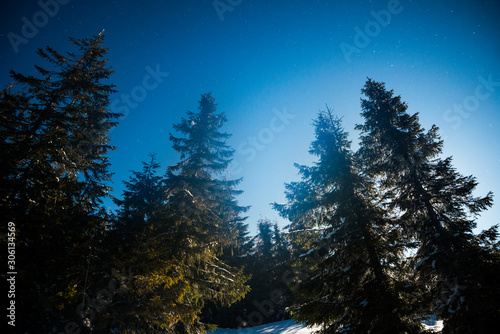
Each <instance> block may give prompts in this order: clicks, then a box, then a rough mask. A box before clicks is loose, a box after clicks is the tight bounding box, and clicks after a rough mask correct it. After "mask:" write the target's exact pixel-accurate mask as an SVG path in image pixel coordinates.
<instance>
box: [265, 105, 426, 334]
mask: <svg viewBox="0 0 500 334" xmlns="http://www.w3.org/2000/svg"><path fill="white" fill-rule="evenodd" d="M314 126H315V134H316V138H315V140H314V141H313V142H312V144H311V149H310V151H309V153H310V154H312V155H314V156H316V157H317V158H318V162H316V163H315V164H314V166H312V167H307V166H301V165H296V166H297V167H298V169H299V173H300V175H301V176H302V180H301V181H299V182H293V183H290V184H287V185H286V189H287V193H286V197H287V200H288V203H287V204H282V205H279V204H275V208H276V209H278V210H279V211H280V213H281V214H282V215H283V216H284V217H286V218H288V219H289V220H290V221H291V222H292V224H291V225H290V227H289V229H290V234H292V235H294V236H295V237H294V238H293V239H294V240H295V242H298V243H299V246H302V247H303V248H304V251H306V250H307V252H305V253H304V254H302V255H300V256H299V259H300V260H299V262H298V263H297V265H298V266H299V271H298V274H297V276H296V280H297V282H296V283H295V284H294V286H295V291H296V293H297V294H298V296H299V297H300V298H301V303H300V304H299V305H297V306H296V307H294V308H292V315H293V317H294V318H295V319H297V320H298V321H301V322H304V323H306V324H307V325H321V326H322V330H321V331H320V333H336V332H347V333H351V332H352V333H366V332H377V333H400V332H410V333H415V332H419V331H420V325H419V324H418V323H417V321H416V320H415V319H412V318H411V317H410V316H409V314H408V312H409V310H408V308H407V306H406V304H405V302H404V300H403V299H402V298H401V297H400V295H399V290H400V288H401V285H402V282H400V281H398V280H397V275H395V274H394V271H395V267H397V266H398V265H399V258H400V256H401V253H402V251H403V247H402V245H401V244H400V243H399V242H398V239H399V237H400V233H399V231H398V229H397V226H396V224H395V222H394V221H393V220H391V219H389V218H388V217H386V215H385V212H384V210H382V209H381V208H380V207H379V206H378V205H376V201H377V200H378V196H377V193H376V191H375V188H374V186H373V184H371V183H370V180H369V179H367V178H366V177H365V176H364V175H363V173H362V170H360V163H359V162H358V161H357V158H356V156H355V155H354V154H353V152H352V151H351V149H350V142H349V141H348V140H347V133H346V132H345V131H344V130H343V129H342V127H341V122H340V120H339V119H337V118H334V117H333V116H332V114H331V112H330V110H327V111H326V112H321V113H320V114H319V116H318V118H317V119H316V120H315V122H314Z"/></svg>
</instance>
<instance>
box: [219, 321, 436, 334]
mask: <svg viewBox="0 0 500 334" xmlns="http://www.w3.org/2000/svg"><path fill="white" fill-rule="evenodd" d="M424 326H425V327H426V328H427V329H431V328H432V329H433V330H434V331H435V332H436V333H438V332H440V331H441V328H442V326H443V324H442V321H437V322H436V325H435V326H427V325H425V324H424ZM318 329H319V328H306V327H305V326H304V325H301V324H298V323H296V322H295V321H293V320H285V321H279V322H274V323H271V324H267V325H263V326H257V327H251V328H242V329H224V328H219V329H217V330H216V331H215V332H213V333H214V334H264V333H265V334H270V333H284V334H309V333H313V332H314V331H315V330H318Z"/></svg>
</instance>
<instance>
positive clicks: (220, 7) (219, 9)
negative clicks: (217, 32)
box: [212, 0, 243, 22]
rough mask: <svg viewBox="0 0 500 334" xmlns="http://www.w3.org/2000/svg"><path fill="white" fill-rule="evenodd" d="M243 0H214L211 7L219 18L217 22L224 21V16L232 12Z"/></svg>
mask: <svg viewBox="0 0 500 334" xmlns="http://www.w3.org/2000/svg"><path fill="white" fill-rule="evenodd" d="M242 2H243V0H214V1H213V2H212V6H213V7H214V9H215V12H216V13H217V16H218V17H219V20H221V22H222V21H224V14H225V13H226V12H232V11H233V10H234V8H235V7H236V6H239V5H240V4H241V3H242Z"/></svg>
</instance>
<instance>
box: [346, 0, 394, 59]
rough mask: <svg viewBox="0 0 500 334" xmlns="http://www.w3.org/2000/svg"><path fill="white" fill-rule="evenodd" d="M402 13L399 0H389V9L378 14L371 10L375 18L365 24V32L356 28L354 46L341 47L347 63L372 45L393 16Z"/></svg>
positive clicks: (347, 44)
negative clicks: (353, 56) (355, 54)
mask: <svg viewBox="0 0 500 334" xmlns="http://www.w3.org/2000/svg"><path fill="white" fill-rule="evenodd" d="M402 11H403V6H401V3H400V2H399V0H389V2H388V3H387V9H382V10H379V11H378V12H376V11H374V10H371V11H370V15H371V16H372V17H373V20H371V21H368V22H367V23H366V24H365V28H364V30H361V28H360V27H358V26H355V27H354V32H355V33H356V34H355V35H354V38H353V43H354V45H352V44H349V43H346V42H342V43H340V45H339V47H340V50H342V54H343V55H344V58H345V59H346V60H347V62H348V63H350V62H351V56H352V55H353V54H354V53H361V49H364V48H366V47H367V46H368V45H370V43H371V41H372V39H373V38H375V37H377V36H378V35H379V34H380V32H381V31H382V28H385V27H387V26H388V25H389V24H390V23H391V19H392V16H393V15H397V14H399V13H401V12H402Z"/></svg>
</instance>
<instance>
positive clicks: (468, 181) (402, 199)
mask: <svg viewBox="0 0 500 334" xmlns="http://www.w3.org/2000/svg"><path fill="white" fill-rule="evenodd" d="M362 92H363V94H365V95H366V97H367V98H366V99H363V100H362V110H363V113H362V115H363V117H364V118H365V123H364V124H362V125H358V126H357V129H359V130H361V133H362V136H361V149H360V151H361V155H362V156H363V158H364V159H365V161H366V166H367V168H366V169H367V172H368V173H369V174H370V176H371V177H374V178H378V179H379V180H380V187H381V191H382V192H383V194H384V198H385V199H386V207H387V209H388V210H391V211H392V212H393V213H396V212H397V213H398V215H399V216H400V218H399V219H400V221H401V224H402V226H403V230H404V232H405V233H407V234H408V235H409V236H411V237H414V238H415V239H416V240H417V241H418V250H417V253H416V255H415V257H414V258H413V260H414V264H413V268H414V269H415V272H416V277H415V280H416V283H417V284H418V287H419V288H420V290H421V291H422V293H423V297H424V298H423V300H420V302H421V303H423V304H421V305H422V307H423V308H424V309H426V308H427V307H429V308H427V310H428V311H430V312H435V313H436V314H438V315H439V316H441V317H442V318H443V319H444V320H445V328H444V332H445V333H472V332H478V333H479V332H482V333H485V332H487V330H489V331H492V330H493V328H494V325H496V324H498V323H499V321H500V313H499V312H500V304H499V301H500V298H499V297H500V295H499V293H500V290H499V289H500V285H499V283H500V282H499V281H498V275H497V274H494V273H498V272H500V271H499V269H500V268H499V264H500V262H499V261H498V253H495V252H494V250H493V249H492V247H489V246H486V247H485V246H484V245H483V244H481V243H480V242H478V239H479V240H483V242H486V244H487V245H491V244H494V243H495V240H496V239H497V238H498V233H497V228H496V227H493V228H491V229H490V230H489V231H485V232H483V234H481V235H480V236H475V235H474V234H473V229H474V228H475V227H476V224H475V219H476V217H477V216H478V215H479V214H480V212H482V211H484V210H485V209H487V208H488V207H490V206H491V205H492V194H491V193H488V194H487V195H486V196H484V197H475V196H474V194H473V191H474V189H475V188H476V186H477V180H476V179H475V178H474V177H473V176H463V175H461V174H460V173H458V172H457V171H456V169H455V168H454V167H453V165H452V160H451V158H442V157H441V156H440V155H441V153H442V146H443V141H442V140H441V139H440V137H439V135H438V128H437V127H436V126H432V127H431V129H430V130H429V131H425V130H424V129H422V128H421V126H420V124H419V122H418V114H413V115H410V114H408V113H407V108H408V107H407V105H406V104H405V103H403V102H401V98H400V97H399V96H394V94H393V91H388V90H386V89H385V85H384V84H383V83H380V82H375V81H373V80H371V79H369V80H368V81H367V82H366V85H365V86H364V88H363V90H362ZM419 297H420V296H419ZM486 300H488V301H490V303H485V301H486ZM487 327H489V329H487Z"/></svg>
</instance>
